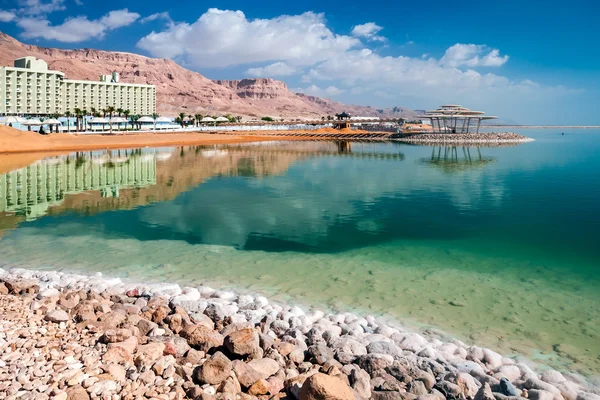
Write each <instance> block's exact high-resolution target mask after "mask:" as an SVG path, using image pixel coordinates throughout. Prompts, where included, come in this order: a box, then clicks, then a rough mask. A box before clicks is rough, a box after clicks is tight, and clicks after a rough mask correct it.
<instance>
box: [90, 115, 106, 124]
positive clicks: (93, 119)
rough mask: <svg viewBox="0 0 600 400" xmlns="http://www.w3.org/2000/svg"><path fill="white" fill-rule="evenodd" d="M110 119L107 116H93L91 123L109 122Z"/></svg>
mask: <svg viewBox="0 0 600 400" xmlns="http://www.w3.org/2000/svg"><path fill="white" fill-rule="evenodd" d="M109 122H110V121H109V120H108V119H106V118H99V117H97V118H92V119H91V120H90V124H108V123H109Z"/></svg>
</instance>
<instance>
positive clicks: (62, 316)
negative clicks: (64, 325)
mask: <svg viewBox="0 0 600 400" xmlns="http://www.w3.org/2000/svg"><path fill="white" fill-rule="evenodd" d="M44 319H45V320H46V321H50V322H67V321H69V320H70V319H71V318H70V317H69V314H67V312H66V311H64V310H54V311H50V312H49V313H48V314H46V316H45V317H44Z"/></svg>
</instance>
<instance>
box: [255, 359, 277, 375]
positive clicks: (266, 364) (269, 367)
mask: <svg viewBox="0 0 600 400" xmlns="http://www.w3.org/2000/svg"><path fill="white" fill-rule="evenodd" d="M248 366H250V367H251V368H253V369H254V370H255V371H256V372H258V373H259V374H260V378H261V379H267V378H269V377H270V376H271V375H275V374H276V373H277V371H279V369H280V367H279V364H278V363H277V361H275V360H272V359H270V358H260V359H256V360H252V361H250V362H249V363H248Z"/></svg>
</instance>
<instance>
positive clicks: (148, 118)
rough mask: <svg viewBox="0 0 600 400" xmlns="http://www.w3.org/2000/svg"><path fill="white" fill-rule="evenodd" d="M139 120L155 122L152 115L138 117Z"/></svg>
mask: <svg viewBox="0 0 600 400" xmlns="http://www.w3.org/2000/svg"><path fill="white" fill-rule="evenodd" d="M138 122H154V119H153V118H152V117H142V118H140V119H138Z"/></svg>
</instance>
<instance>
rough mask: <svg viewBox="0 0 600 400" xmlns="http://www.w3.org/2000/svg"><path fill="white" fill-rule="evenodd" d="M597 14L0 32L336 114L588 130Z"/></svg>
mask: <svg viewBox="0 0 600 400" xmlns="http://www.w3.org/2000/svg"><path fill="white" fill-rule="evenodd" d="M598 15H600V3H597V2H595V1H592V0H572V1H569V2H565V1H561V2H557V1H552V0H546V1H538V0H527V1H522V0H521V1H515V0H504V1H494V2H489V1H470V0H463V1H460V2H448V1H445V0H444V1H441V0H430V1H428V2H414V1H413V2H399V1H385V2H364V1H361V2H358V1H354V0H347V1H344V2H341V1H315V0H306V1H300V2H286V1H280V0H278V1H274V0H261V1H256V2H248V1H242V0H231V1H218V2H206V1H202V0H198V1H191V0H179V1H177V2H172V3H171V2H165V1H155V0H144V1H140V0H133V1H113V0H105V1H92V0H0V31H2V32H5V33H7V34H9V35H11V36H13V37H15V38H17V39H19V40H20V41H23V42H25V43H30V44H36V45H39V46H46V47H59V48H67V49H72V48H97V49H102V50H113V51H126V52H133V53H137V54H143V55H146V56H151V57H160V58H169V59H173V60H174V61H176V62H177V63H179V64H181V65H183V66H184V67H186V68H189V69H191V70H194V71H197V72H200V73H201V74H203V75H204V76H206V77H208V78H211V79H241V78H251V77H270V78H275V79H280V80H282V81H284V82H286V83H287V85H288V86H289V87H290V89H292V90H294V91H296V92H304V93H308V94H314V95H318V96H322V97H327V98H331V99H333V100H337V101H341V102H344V103H351V104H360V105H371V106H374V107H378V108H384V107H394V106H400V107H406V108H411V109H434V108H436V107H437V106H439V105H441V104H447V103H451V104H461V105H463V106H465V107H469V108H471V109H475V110H481V111H486V112H487V113H488V114H491V115H497V116H499V117H501V118H502V119H503V120H504V121H508V122H515V123H521V124H576V125H591V124H596V125H598V124H600V40H599V39H600V24H599V23H598V21H597V19H598Z"/></svg>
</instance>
